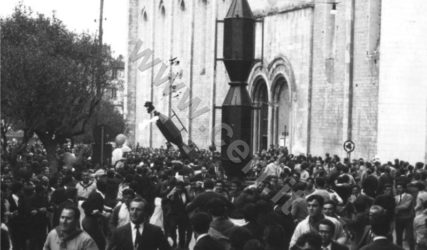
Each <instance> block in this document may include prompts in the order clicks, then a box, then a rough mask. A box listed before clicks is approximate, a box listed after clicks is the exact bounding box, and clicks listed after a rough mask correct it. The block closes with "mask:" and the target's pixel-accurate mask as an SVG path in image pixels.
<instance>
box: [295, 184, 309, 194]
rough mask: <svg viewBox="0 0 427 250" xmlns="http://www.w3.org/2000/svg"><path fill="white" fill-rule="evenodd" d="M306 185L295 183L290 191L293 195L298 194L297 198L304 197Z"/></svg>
mask: <svg viewBox="0 0 427 250" xmlns="http://www.w3.org/2000/svg"><path fill="white" fill-rule="evenodd" d="M306 188H307V184H306V183H305V182H298V183H296V184H295V185H294V186H293V187H292V189H293V191H294V193H295V194H299V195H298V196H302V195H304V190H306Z"/></svg>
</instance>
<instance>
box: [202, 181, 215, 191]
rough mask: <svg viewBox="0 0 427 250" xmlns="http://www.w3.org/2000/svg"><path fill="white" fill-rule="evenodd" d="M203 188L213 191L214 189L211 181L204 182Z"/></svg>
mask: <svg viewBox="0 0 427 250" xmlns="http://www.w3.org/2000/svg"><path fill="white" fill-rule="evenodd" d="M204 188H205V189H206V190H207V189H213V188H214V182H213V181H212V180H209V179H208V180H206V181H205V182H204Z"/></svg>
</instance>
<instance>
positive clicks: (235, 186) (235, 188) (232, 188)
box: [230, 181, 240, 192]
mask: <svg viewBox="0 0 427 250" xmlns="http://www.w3.org/2000/svg"><path fill="white" fill-rule="evenodd" d="M239 189H240V182H239V181H233V182H231V185H230V192H237V191H239Z"/></svg>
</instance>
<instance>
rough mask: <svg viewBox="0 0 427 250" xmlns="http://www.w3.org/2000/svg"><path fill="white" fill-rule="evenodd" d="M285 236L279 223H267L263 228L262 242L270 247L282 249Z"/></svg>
mask: <svg viewBox="0 0 427 250" xmlns="http://www.w3.org/2000/svg"><path fill="white" fill-rule="evenodd" d="M284 236H285V231H284V230H283V227H282V226H280V225H269V226H267V227H266V228H265V229H264V236H263V239H264V242H265V244H266V245H268V246H270V247H276V248H278V249H283V247H284V241H283V238H284Z"/></svg>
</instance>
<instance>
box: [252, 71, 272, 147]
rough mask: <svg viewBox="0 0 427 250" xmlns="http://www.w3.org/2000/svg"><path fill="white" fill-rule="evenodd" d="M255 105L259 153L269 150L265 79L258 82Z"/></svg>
mask: <svg viewBox="0 0 427 250" xmlns="http://www.w3.org/2000/svg"><path fill="white" fill-rule="evenodd" d="M252 101H253V104H254V105H255V106H256V107H257V109H256V112H254V117H253V119H254V121H253V122H254V126H253V135H254V138H253V139H254V150H255V152H259V151H261V150H263V149H268V103H269V100H268V90H267V83H266V82H265V80H264V79H262V78H259V79H257V80H256V82H255V85H254V90H253V92H252Z"/></svg>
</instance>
